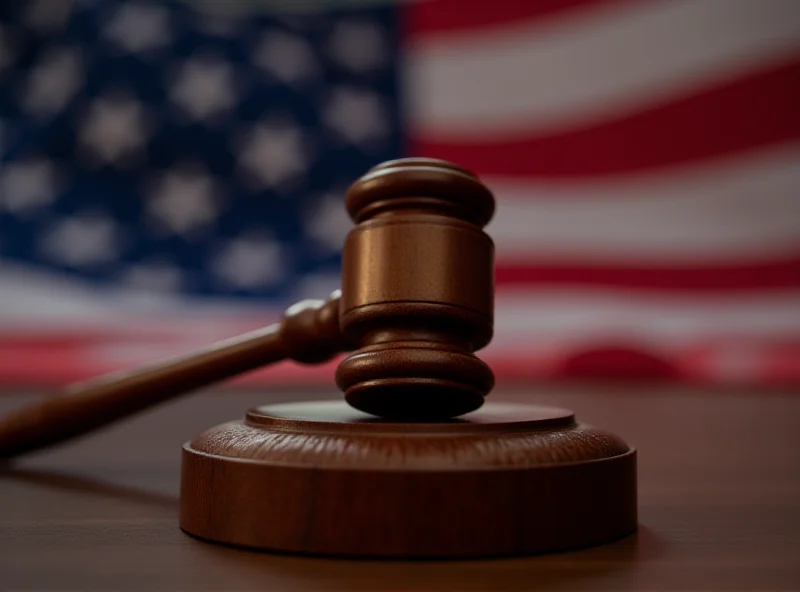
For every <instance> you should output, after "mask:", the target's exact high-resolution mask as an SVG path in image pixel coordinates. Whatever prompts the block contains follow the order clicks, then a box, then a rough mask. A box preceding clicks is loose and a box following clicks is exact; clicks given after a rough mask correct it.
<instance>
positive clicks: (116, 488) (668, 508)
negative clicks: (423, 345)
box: [0, 385, 800, 592]
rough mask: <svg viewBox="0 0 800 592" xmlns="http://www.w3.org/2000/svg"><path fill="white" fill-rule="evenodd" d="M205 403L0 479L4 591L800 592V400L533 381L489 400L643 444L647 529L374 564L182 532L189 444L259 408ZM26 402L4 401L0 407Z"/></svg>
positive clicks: (234, 398) (150, 416)
mask: <svg viewBox="0 0 800 592" xmlns="http://www.w3.org/2000/svg"><path fill="white" fill-rule="evenodd" d="M331 396H336V395H335V394H334V393H332V392H327V393H319V392H316V393H315V392H305V393H292V392H283V393H281V394H278V395H276V394H264V393H261V394H258V393H252V392H251V393H241V392H239V393H235V394H226V393H221V392H213V393H212V392H209V393H205V394H199V395H196V396H194V397H191V398H189V399H184V400H182V401H179V402H177V403H173V404H170V405H168V406H165V407H162V408H160V409H158V410H154V411H151V412H149V413H146V414H144V415H141V416H139V417H136V418H134V419H131V420H128V421H126V422H124V423H121V424H118V425H117V426H115V427H112V428H110V429H108V430H106V431H104V432H101V433H98V434H95V435H93V436H90V437H88V438H86V439H84V440H81V441H78V442H76V443H73V444H70V445H69V446H63V447H61V448H59V449H57V450H54V451H49V452H47V453H41V454H38V455H35V456H31V457H28V458H25V459H24V460H23V461H21V462H18V463H17V464H16V465H15V466H14V467H12V468H6V469H4V470H3V471H2V472H1V473H0V589H2V590H14V591H16V590H42V591H44V590H47V591H55V590H82V591H89V590H104V591H105V590H148V591H155V590H192V591H196V592H201V591H205V590H226V591H233V590H303V591H311V592H316V591H323V590H552V591H561V590H595V591H596V590H615V591H622V590H800V397H799V396H797V393H792V392H789V391H788V390H787V391H781V392H711V391H703V390H699V389H690V388H684V389H677V388H675V387H667V386H663V387H652V386H651V387H637V386H627V387H612V386H606V387H596V386H595V387H588V386H574V385H573V386H562V387H558V388H557V387H552V386H547V387H545V386H540V387H531V388H528V389H526V390H519V391H510V390H505V391H498V392H495V393H494V394H493V395H492V397H493V398H495V397H496V398H498V399H506V400H514V401H522V400H525V401H532V402H533V401H535V402H538V403H544V404H555V405H558V406H562V407H568V408H571V409H574V410H575V411H576V412H577V415H578V418H579V419H580V420H582V421H585V422H588V423H593V424H595V425H599V426H602V427H604V428H607V429H609V430H611V431H614V432H616V433H618V434H620V435H621V436H622V437H624V438H625V439H626V440H627V441H628V442H629V443H631V444H632V445H634V446H636V447H637V448H638V449H639V486H640V498H639V499H640V504H639V505H640V524H641V527H640V530H639V532H638V533H637V534H636V535H635V536H632V537H629V538H628V539H625V540H622V541H619V542H617V543H613V544H610V545H606V546H603V547H598V548H593V549H587V550H582V551H576V552H570V553H561V554H554V555H545V556H538V557H527V558H513V559H503V560H490V561H450V562H404V561H395V562H378V561H352V560H336V559H319V558H304V557H293V556H287V555H276V554H267V553H256V552H250V551H243V550H237V549H230V548H225V547H220V546H216V545H211V544H207V543H203V542H200V541H197V540H195V539H192V538H191V537H189V536H187V535H185V534H184V533H183V532H181V531H180V530H179V529H178V526H177V518H176V513H177V508H178V479H179V467H180V454H179V452H180V447H181V444H182V443H183V442H184V441H185V440H187V439H188V438H190V437H191V436H193V435H195V434H196V433H198V432H200V431H202V430H204V429H205V428H207V427H210V426H212V425H215V424H217V423H221V422H222V421H225V420H228V419H232V418H236V417H238V416H239V415H240V414H241V411H242V410H243V409H245V408H247V407H250V406H254V405H256V404H258V403H265V402H275V401H286V400H297V399H301V398H315V399H319V398H329V397H331ZM29 397H30V395H27V396H22V395H16V396H15V395H9V396H5V397H0V413H2V412H4V411H7V410H9V409H11V408H12V407H14V406H17V405H20V404H22V403H23V402H24V401H26V400H28V399H29Z"/></svg>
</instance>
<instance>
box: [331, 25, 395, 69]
mask: <svg viewBox="0 0 800 592" xmlns="http://www.w3.org/2000/svg"><path fill="white" fill-rule="evenodd" d="M384 35H385V32H384V31H383V29H382V28H381V27H379V26H378V25H376V24H375V23H373V22H370V21H346V22H344V23H341V24H340V25H338V26H337V27H336V28H335V29H334V31H333V33H332V34H331V37H330V41H329V46H330V49H331V54H332V55H333V57H334V59H336V61H338V62H339V63H340V64H342V65H343V66H345V67H347V68H350V69H351V70H353V71H356V72H365V71H369V70H373V69H375V68H377V67H379V66H381V65H382V64H383V63H385V62H386V58H387V54H388V52H387V49H386V43H385V41H384Z"/></svg>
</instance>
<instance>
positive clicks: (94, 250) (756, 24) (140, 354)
mask: <svg viewBox="0 0 800 592" xmlns="http://www.w3.org/2000/svg"><path fill="white" fill-rule="evenodd" d="M798 140H800V6H798V3H797V1H796V0H649V1H645V0H639V1H637V0H537V1H535V2H534V1H524V0H519V1H514V0H495V1H493V2H486V1H485V0H420V1H417V2H407V3H389V2H360V3H359V2H348V3H345V2H340V3H317V4H308V3H297V4H292V3H288V4H286V5H285V6H277V5H275V6H273V5H271V4H270V3H263V5H262V4H260V3H258V2H252V3H238V2H227V3H226V2H222V1H219V2H215V1H208V2H204V3H203V2H181V1H150V0H127V1H120V0H38V1H15V2H6V3H2V4H0V381H3V382H4V383H7V384H10V383H21V384H33V385H41V384H60V383H63V382H65V381H69V380H76V379H80V378H85V377H87V376H91V375H93V374H97V373H101V372H106V371H110V370H114V369H117V368H122V367H131V366H135V365H137V364H142V363H145V362H149V361H152V360H156V359H160V358H163V357H165V356H167V355H171V354H173V353H178V352H182V351H186V350H187V349H191V348H193V347H195V346H200V345H204V344H206V343H208V342H210V341H214V340H216V339H220V338H223V337H228V336H230V335H234V334H236V333H238V332H241V331H244V330H248V329H252V328H255V327H258V326H261V325H264V324H266V323H269V322H272V321H274V320H275V319H276V318H277V317H278V316H279V314H280V312H281V311H282V310H283V308H285V307H286V306H287V305H289V304H291V303H292V302H294V301H296V300H298V299H303V298H322V297H325V296H326V295H327V294H328V293H329V292H330V291H331V290H333V289H335V288H337V287H338V286H339V277H338V272H339V264H340V259H339V250H340V248H341V246H342V241H343V238H344V236H345V235H346V233H347V231H348V230H349V228H350V227H351V222H350V221H349V219H348V218H347V216H346V213H345V211H344V207H343V194H344V192H345V190H346V189H347V187H348V186H349V184H350V183H352V182H353V181H354V180H355V179H357V178H358V177H359V176H360V175H362V174H363V173H364V172H366V170H367V169H369V168H370V167H372V166H373V165H375V164H378V163H380V162H382V161H385V160H388V159H392V158H396V157H399V156H405V155H421V156H432V157H438V158H444V159H447V160H452V161H454V162H456V163H458V164H460V165H462V166H465V167H467V168H470V169H471V170H473V171H475V172H476V173H478V174H479V175H480V176H481V178H482V180H483V181H484V182H485V183H486V184H487V185H488V186H489V187H490V188H491V189H492V190H493V192H494V193H495V195H496V197H497V200H498V209H497V214H496V217H495V219H494V220H493V222H492V223H491V224H490V226H489V227H488V232H489V233H490V235H491V236H492V237H493V239H494V241H495V243H496V246H497V275H496V280H497V294H496V325H495V339H494V341H493V343H492V344H491V345H490V346H489V347H488V348H487V349H486V350H485V351H484V352H483V353H482V354H481V356H482V357H483V358H484V359H485V360H486V361H487V362H489V363H490V364H491V365H492V366H493V368H494V369H495V371H496V373H497V375H498V379H499V380H500V381H503V380H508V381H510V380H514V379H523V380H531V379H553V378H559V377H564V376H590V377H608V376H615V377H633V376H636V377H650V378H670V379H677V380H684V381H705V382H712V383H715V384H752V383H758V384H770V383H786V382H794V383H798V382H800V299H798V295H799V294H800V290H798V288H800V195H798V187H800V158H798V157H800V142H799V141H798ZM331 372H332V365H328V366H324V367H321V368H318V369H308V368H304V367H298V366H295V365H293V364H283V365H281V366H279V367H278V368H277V369H270V370H266V371H263V372H256V373H255V374H253V375H250V376H248V377H246V378H245V379H244V380H243V382H247V381H250V382H256V383H258V382H267V381H273V382H274V381H296V382H300V383H313V382H318V381H330V380H331Z"/></svg>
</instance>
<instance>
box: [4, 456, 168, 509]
mask: <svg viewBox="0 0 800 592" xmlns="http://www.w3.org/2000/svg"><path fill="white" fill-rule="evenodd" d="M0 479H12V480H14V481H19V482H23V483H28V484H31V485H38V486H41V487H47V488H51V489H58V490H62V491H70V492H72V493H83V494H88V495H92V496H98V497H103V498H106V499H116V500H120V501H124V502H132V503H137V504H144V505H147V506H152V507H159V508H162V509H169V510H175V511H176V512H177V510H178V505H179V500H178V497H177V496H175V495H169V494H166V493H158V492H155V491H148V490H146V489H141V488H138V487H131V486H130V485H119V484H115V483H110V482H107V481H101V480H99V479H94V478H90V477H84V476H80V475H75V474H71V473H64V472H56V471H49V470H48V471H44V470H36V469H16V468H11V467H8V468H6V467H2V468H0Z"/></svg>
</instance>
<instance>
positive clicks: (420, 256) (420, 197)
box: [0, 158, 494, 458]
mask: <svg viewBox="0 0 800 592" xmlns="http://www.w3.org/2000/svg"><path fill="white" fill-rule="evenodd" d="M345 202H346V206H347V211H348V212H349V214H350V217H351V218H352V219H353V221H354V222H355V224H356V225H355V227H354V228H353V229H352V230H351V231H350V233H349V235H348V237H347V239H346V241H345V246H344V252H343V257H342V290H341V293H339V292H338V291H337V292H335V293H334V294H332V295H331V297H330V298H329V299H328V300H327V301H324V302H323V301H305V302H301V303H298V304H296V305H294V306H292V307H290V308H289V309H288V310H287V311H286V314H285V316H284V318H283V320H282V321H281V322H280V323H278V324H276V325H272V326H269V327H266V328H264V329H261V330H258V331H255V332H252V333H248V334H245V335H243V336H240V337H237V338H234V339H231V340H226V341H223V342H220V343H217V344H214V345H212V346H211V347H209V348H206V349H203V350H201V351H199V352H195V353H191V354H188V355H185V356H181V357H179V358H177V359H171V360H168V361H165V362H162V363H159V364H156V365H153V366H149V367H146V368H144V369H139V370H134V371H129V372H118V373H113V374H110V375H106V376H102V377H99V378H97V379H93V380H90V381H87V382H84V383H78V384H75V385H72V386H70V387H68V388H67V389H66V390H65V391H64V392H63V393H61V394H58V395H55V396H49V397H46V398H44V399H42V400H41V401H39V402H37V403H34V404H32V405H30V406H28V407H25V408H23V409H20V410H18V411H17V412H15V413H12V414H11V415H9V416H7V417H6V418H4V419H3V420H2V421H0V457H6V458H8V457H12V456H16V455H20V454H23V453H25V452H30V451H33V450H36V449H40V448H43V447H45V446H49V445H53V444H56V443H59V442H62V441H64V440H67V439H69V438H73V437H76V436H80V435H82V434H85V433H87V432H89V431H91V430H93V429H96V428H99V427H102V426H104V425H107V424H109V423H111V422H113V421H116V420H118V419H121V418H123V417H126V416H128V415H131V414H133V413H135V412H137V411H140V410H142V409H145V408H147V407H150V406H153V405H156V404H158V403H161V402H164V401H167V400H169V399H173V398H175V397H177V396H179V395H182V394H184V393H187V392H189V391H192V390H194V389H198V388H201V387H204V386H208V385H211V384H214V383H217V382H219V381H222V380H225V379H228V378H231V377H233V376H236V375H238V374H241V373H244V372H248V371H251V370H254V369H256V368H259V367H262V366H265V365H268V364H272V363H275V362H278V361H280V360H283V359H291V360H295V361H297V362H300V363H304V364H315V363H321V362H324V361H326V360H329V359H331V358H332V357H334V356H335V355H337V354H338V353H341V352H351V353H350V355H349V356H348V357H346V358H345V359H344V360H343V361H342V362H341V363H340V364H339V366H338V368H337V370H336V383H337V385H338V387H339V388H340V389H341V390H342V391H344V395H345V399H346V400H347V402H348V403H349V404H350V405H351V406H352V407H354V408H356V409H359V410H361V411H364V412H366V413H370V414H373V415H376V416H380V417H383V418H386V419H390V420H422V421H424V420H437V419H446V418H451V417H455V416H459V415H462V414H464V413H467V412H470V411H473V410H475V409H477V408H479V407H480V406H481V405H482V404H483V401H484V397H485V396H486V394H488V393H489V391H491V389H492V388H493V386H494V375H493V374H492V371H491V369H490V368H489V367H488V366H487V365H486V364H485V363H484V362H482V361H481V360H479V359H478V358H477V357H476V356H475V355H474V353H473V352H475V351H477V350H479V349H481V348H483V347H485V346H486V345H487V344H488V343H489V341H490V340H491V338H492V330H493V307H494V245H493V243H492V240H491V239H490V238H489V236H488V235H487V234H486V233H485V232H484V231H483V228H484V227H485V226H486V224H488V223H489V221H490V220H491V218H492V216H493V214H494V198H493V196H492V194H491V192H490V191H489V190H488V189H487V188H486V187H485V186H484V185H483V184H482V183H481V182H480V181H479V180H478V178H477V177H476V176H475V175H473V174H472V173H470V172H469V171H467V170H465V169H462V168H460V167H458V166H456V165H453V164H451V163H448V162H445V161H441V160H434V159H423V158H410V159H401V160H395V161H389V162H386V163H384V164H382V165H379V166H377V167H375V168H373V169H371V170H370V171H369V172H368V173H367V174H366V175H364V176H363V177H362V178H361V179H359V180H358V181H356V182H355V183H354V184H353V186H352V187H351V188H350V190H349V191H348V193H347V196H346V200H345Z"/></svg>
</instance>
